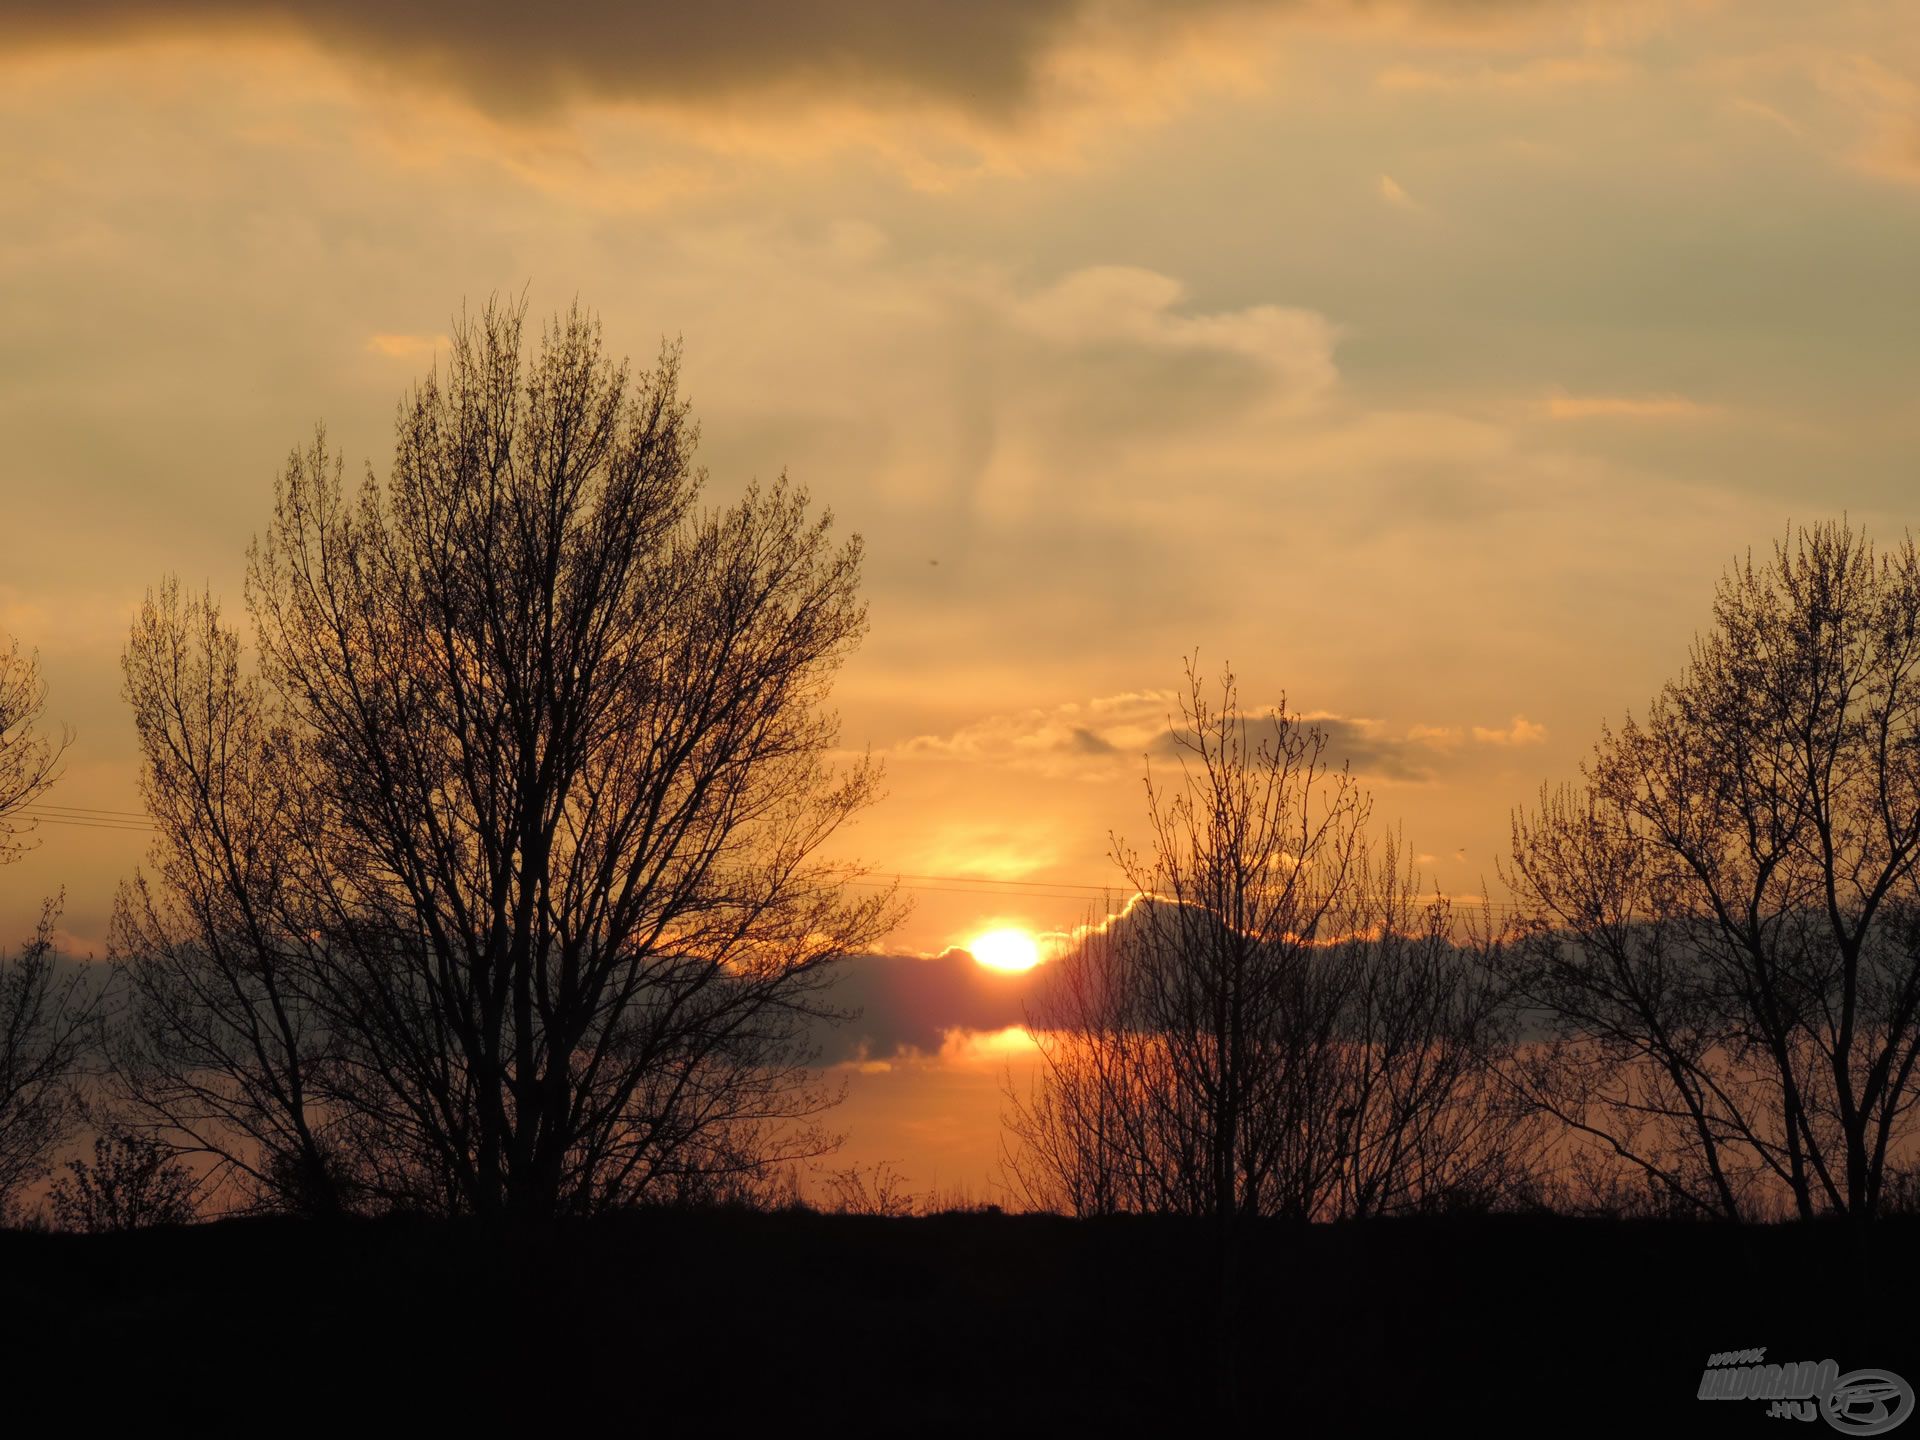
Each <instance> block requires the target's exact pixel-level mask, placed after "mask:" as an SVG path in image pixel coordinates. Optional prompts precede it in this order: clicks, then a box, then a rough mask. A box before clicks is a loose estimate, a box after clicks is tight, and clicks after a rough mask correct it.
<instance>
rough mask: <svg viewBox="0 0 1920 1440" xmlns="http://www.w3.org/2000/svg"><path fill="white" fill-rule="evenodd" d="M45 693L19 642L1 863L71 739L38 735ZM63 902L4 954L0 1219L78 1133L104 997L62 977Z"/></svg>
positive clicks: (0, 759) (11, 693)
mask: <svg viewBox="0 0 1920 1440" xmlns="http://www.w3.org/2000/svg"><path fill="white" fill-rule="evenodd" d="M46 698H47V687H46V684H45V682H44V681H43V680H42V679H41V677H40V667H39V665H38V664H37V663H36V662H35V660H34V659H33V658H32V657H30V656H23V655H21V653H20V647H19V645H18V644H17V643H9V644H8V646H7V648H6V650H5V651H4V652H0V865H4V864H6V863H8V862H10V861H13V860H17V859H18V858H19V857H20V854H21V852H22V851H23V850H24V849H25V848H26V841H25V840H24V839H23V838H22V837H23V836H25V835H26V834H27V833H28V832H29V831H30V830H31V829H32V825H33V822H32V821H31V820H30V819H28V818H26V817H24V816H23V814H22V812H23V811H24V810H25V809H26V807H27V806H29V805H31V804H32V803H33V802H34V800H36V799H38V798H39V796H40V795H42V794H43V793H44V792H45V791H46V789H47V787H48V786H49V785H51V784H53V782H54V780H55V779H57V778H58V775H59V763H60V757H61V755H62V753H63V752H64V751H65V750H66V748H67V745H68V744H69V743H70V742H71V739H72V737H71V736H70V735H69V734H67V733H65V732H62V735H61V738H60V739H59V740H57V741H56V740H51V739H49V738H47V737H46V736H44V735H42V734H41V733H40V732H39V729H38V722H39V720H40V714H41V711H42V710H43V709H44V708H45V705H46ZM59 913H60V904H59V901H58V899H53V900H49V901H48V902H47V903H46V904H45V905H44V906H43V907H42V909H41V913H40V923H39V925H38V927H37V928H36V930H35V932H34V936H33V938H32V939H31V940H29V941H28V942H27V943H26V944H25V945H24V946H22V947H21V948H20V950H19V951H17V952H16V953H14V954H12V955H0V1221H4V1220H5V1219H6V1218H7V1217H8V1215H9V1214H10V1213H11V1212H12V1209H13V1207H14V1204H15V1202H16V1199H17V1197H18V1195H19V1193H20V1190H21V1189H22V1188H23V1187H24V1186H26V1185H28V1184H31V1183H32V1182H33V1181H35V1180H37V1179H39V1178H40V1177H41V1176H43V1175H45V1174H46V1171H47V1166H48V1162H49V1160H50V1159H51V1157H52V1156H53V1154H54V1152H55V1151H57V1150H58V1149H59V1148H60V1146H61V1145H62V1144H64V1143H65V1142H66V1140H67V1138H68V1137H69V1136H70V1135H71V1134H72V1131H73V1128H74V1123H75V1119H76V1108H75V1096H74V1091H73V1080H74V1076H75V1074H76V1071H77V1069H78V1067H79V1064H80V1060H81V1056H82V1054H83V1052H84V1049H85V1041H86V1030H87V1025H88V1023H89V1021H90V1020H91V1018H92V1016H93V1014H94V1012H95V1009H96V1007H97V1005H98V1001H99V994H98V991H97V990H96V989H94V988H93V987H90V986H88V985H87V984H86V983H85V977H84V976H83V975H82V974H81V973H80V972H79V971H70V972H68V973H65V974H62V973H61V971H60V968H59V965H58V957H57V956H56V954H55V951H54V944H53V927H54V922H55V920H56V919H58V917H59Z"/></svg>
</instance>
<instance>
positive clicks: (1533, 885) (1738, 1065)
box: [1006, 523, 1920, 1220]
mask: <svg viewBox="0 0 1920 1440" xmlns="http://www.w3.org/2000/svg"><path fill="white" fill-rule="evenodd" d="M1715 622H1716V623H1715V626H1714V628H1713V630H1712V631H1711V632H1710V633H1709V634H1707V635H1706V636H1704V637H1702V638H1701V639H1699V640H1698V641H1697V643H1696V644H1695V646H1694V650H1693V654H1692V658H1691V661H1690V663H1689V664H1688V666H1687V667H1686V669H1685V671H1684V672H1683V673H1682V675H1681V676H1680V678H1679V679H1677V680H1676V681H1674V682H1673V683H1672V684H1670V685H1668V686H1667V687H1666V688H1665V689H1664V690H1663V691H1662V692H1661V694H1660V695H1659V696H1658V697H1657V698H1656V699H1655V700H1654V702H1653V705H1652V706H1651V708H1650V709H1649V711H1648V713H1647V715H1646V717H1645V718H1644V719H1642V720H1639V721H1635V720H1632V719H1629V720H1627V721H1626V722H1625V723H1624V724H1623V725H1622V726H1621V727H1620V728H1619V729H1618V730H1612V729H1609V730H1606V731H1605V732H1604V733H1603V735H1602V737H1601V739H1600V742H1599V744H1598V745H1597V746H1596V747H1595V751H1594V755H1593V758H1592V760H1591V761H1589V763H1588V764H1587V765H1586V766H1585V767H1584V770H1583V776H1582V779H1581V781H1580V782H1579V783H1578V784H1574V785H1568V786H1563V787H1560V788H1558V789H1551V788H1550V789H1547V790H1544V791H1543V792H1542V794H1541V796H1540V797H1539V799H1538V801H1537V803H1536V804H1534V805H1532V806H1529V807H1525V808H1523V809H1521V810H1520V811H1518V812H1516V814H1515V816H1514V820H1513V845H1512V854H1511V859H1510V861H1509V863H1508V864H1507V865H1506V866H1504V867H1503V869H1502V875H1503V878H1504V879H1505V881H1506V884H1507V888H1508V889H1509V891H1510V892H1511V894H1512V895H1513V897H1514V900H1515V902H1516V910H1515V912H1514V914H1513V915H1512V916H1511V917H1510V918H1508V919H1505V920H1503V921H1501V922H1500V923H1496V922H1495V919H1494V916H1493V914H1492V912H1491V910H1490V909H1488V908H1485V907H1483V908H1482V909H1481V910H1480V911H1478V912H1477V913H1473V914H1467V915H1456V913H1455V910H1454V907H1453V905H1452V904H1451V903H1450V902H1449V901H1448V900H1447V899H1446V898H1445V897H1443V896H1439V895H1434V896H1430V897H1423V896H1421V895H1420V894H1419V893H1418V891H1417V880H1416V879H1415V877H1414V876H1413V874H1412V873H1411V871H1410V870H1406V869H1404V868H1403V862H1402V861H1401V860H1400V859H1399V857H1398V847H1397V846H1396V845H1395V844H1393V843H1391V842H1380V841H1375V840H1372V839H1370V838H1369V837H1368V834H1367V828H1366V818H1367V813H1366V812H1367V802H1366V800H1365V798H1364V797H1363V796H1361V795H1360V793H1359V792H1358V790H1357V789H1356V787H1355V786H1354V784H1353V782H1352V781H1351V779H1350V778H1349V777H1348V776H1347V775H1346V773H1345V772H1344V771H1342V770H1336V769H1333V768H1331V767H1330V766H1329V765H1328V763H1327V762H1326V759H1325V746H1326V739H1325V737H1324V735H1322V734H1321V733H1319V732H1318V731H1316V730H1315V728H1314V727H1313V726H1311V725H1309V724H1307V723H1306V722H1304V721H1302V720H1301V719H1299V718H1298V717H1296V716H1294V715H1291V714H1289V713H1287V712H1286V710H1285V708H1284V704H1283V706H1282V708H1281V709H1280V710H1279V711H1275V712H1272V713H1269V714H1266V715H1263V716H1251V715H1247V714H1244V713H1242V712H1241V711H1240V710H1239V709H1238V707H1237V702H1236V694H1235V684H1234V681H1233V678H1232V676H1231V675H1230V674H1228V675H1227V676H1226V677H1225V678H1224V681H1223V683H1222V686H1221V696H1220V700H1219V701H1218V703H1210V702H1209V701H1208V699H1207V697H1206V695H1205V693H1204V687H1203V685H1202V683H1201V681H1200V678H1199V677H1198V676H1197V675H1196V674H1195V673H1194V672H1193V670H1192V668H1191V667H1190V668H1189V672H1188V686H1187V691H1186V694H1185V695H1184V696H1183V699H1182V706H1181V715H1180V717H1179V718H1178V720H1176V722H1175V723H1174V726H1173V730H1174V739H1175V741H1176V742H1177V750H1176V753H1177V754H1178V756H1179V766H1178V772H1177V774H1176V775H1175V776H1174V778H1173V779H1172V781H1171V782H1170V783H1169V782H1167V781H1165V780H1163V779H1162V778H1161V777H1159V776H1156V775H1155V774H1154V773H1153V772H1152V771H1151V770H1150V771H1149V777H1148V791H1147V798H1148V806H1147V808H1148V822H1149V824H1148V829H1149V834H1150V837H1151V849H1150V852H1149V854H1148V855H1147V857H1146V858H1144V859H1143V858H1142V857H1141V856H1140V855H1139V854H1138V853H1137V852H1136V851H1134V850H1133V849H1131V848H1128V847H1125V846H1123V845H1121V844H1119V843H1118V842H1116V846H1115V855H1116V860H1117V862H1118V865H1119V868H1120V869H1121V871H1122V873H1123V874H1124V876H1125V877H1126V879H1127V881H1128V883H1129V885H1130V886H1131V887H1132V889H1133V890H1134V891H1135V893H1136V895H1137V897H1138V898H1137V899H1136V900H1135V901H1134V902H1133V904H1132V906H1131V907H1130V909H1129V911H1128V912H1127V913H1126V914H1125V915H1124V916H1122V917H1119V918H1118V919H1114V920H1111V921H1101V922H1099V923H1093V924H1090V925H1089V926H1088V927H1086V929H1085V932H1084V935H1083V938H1082V939H1081V940H1080V941H1079V942H1078V943H1077V944H1076V945H1075V946H1074V947H1073V948H1072V950H1071V951H1070V952H1069V953H1068V954H1067V955H1066V956H1064V957H1063V958H1062V959H1061V960H1060V961H1059V962H1058V963H1057V964H1055V965H1054V966H1052V967H1051V969H1050V973H1049V975H1048V977H1047V983H1046V984H1045V986H1044V988H1043V990H1042V992H1041V994H1040V996H1039V998H1038V1000H1037V1002H1036V1004H1035V1006H1034V1010H1033V1013H1032V1016H1031V1018H1030V1026H1029V1029H1030V1032H1031V1034H1032V1036H1033V1038H1034V1040H1035V1042H1036V1044H1037V1045H1038V1047H1039V1050H1040V1054H1041V1058H1042V1067H1041V1073H1040V1077H1039V1079H1038V1080H1037V1082H1036V1083H1035V1084H1034V1085H1033V1086H1032V1088H1031V1089H1030V1090H1028V1091H1026V1092H1024V1093H1020V1092H1014V1093H1011V1094H1010V1095H1009V1105H1008V1110H1007V1117H1006V1119H1007V1133H1008V1140H1009V1143H1008V1153H1007V1168H1008V1170H1009V1172H1010V1174H1011V1176H1012V1178H1013V1181H1014V1184H1015V1186H1016V1188H1017V1189H1018V1190H1020V1191H1021V1192H1022V1193H1023V1195H1024V1197H1025V1198H1026V1199H1027V1200H1028V1201H1029V1202H1031V1203H1035V1204H1039V1205H1042V1206H1046V1207H1048V1208H1057V1209H1064V1210H1068V1211H1071V1212H1073V1213H1078V1214H1101V1213H1109V1212H1115V1211H1129V1212H1146V1213H1174V1214H1201V1215H1212V1216H1221V1217H1234V1216H1244V1215H1281V1216H1291V1217H1294V1218H1299V1219H1332V1218H1342V1217H1358V1216H1363V1215H1368V1214H1381V1213H1395V1212H1409V1211H1427V1210H1436V1209H1455V1208H1462V1207H1464V1208H1518V1207H1552V1208H1560V1209H1576V1210H1578V1209H1597V1210H1603V1211H1606V1212H1608V1213H1621V1212H1622V1211H1626V1212H1638V1213H1653V1214H1663V1215H1687V1216H1703V1217H1718V1218H1723V1219H1730V1220H1736V1219H1757V1218H1770V1217H1776V1216H1783V1215H1796V1216H1799V1217H1802V1218H1813V1217H1816V1216H1821V1215H1842V1216H1849V1217H1854V1218H1859V1219H1865V1218H1870V1217H1872V1216H1875V1215H1877V1214H1879V1213H1882V1212H1883V1211H1884V1210H1886V1209H1888V1208H1889V1207H1890V1205H1893V1204H1896V1203H1898V1204H1902V1205H1905V1204H1910V1203H1911V1198H1912V1195H1913V1190H1914V1185H1913V1177H1914V1174H1915V1170H1914V1161H1915V1153H1914V1151H1915V1139H1916V1127H1915V1124H1914V1107H1915V1103H1916V1101H1917V1100H1920V1087H1917V1086H1916V1076H1915V1065H1916V1060H1920V870H1917V869H1916V860H1917V858H1920V557H1917V556H1916V552H1915V548H1914V544H1913V541H1912V539H1911V537H1907V538H1904V539H1903V540H1902V542H1901V543H1900V544H1898V545H1897V546H1895V547H1894V548H1892V549H1891V550H1890V551H1887V552H1882V553H1876V552H1875V551H1874V549H1873V547H1872V546H1871V545H1870V544H1869V542H1868V540H1867V539H1866V537H1865V536H1864V535H1862V534H1859V533H1857V532H1856V531H1854V530H1853V529H1851V528H1850V527H1849V526H1847V525H1846V524H1844V523H1841V524H1826V525H1820V526H1817V527H1815V528H1813V529H1811V530H1803V531H1799V532H1796V533H1794V534H1792V535H1790V536H1789V537H1788V538H1787V539H1786V540H1785V541H1783V542H1781V543H1780V544H1779V545H1778V546H1777V547H1776V548H1775V552H1774V554H1773V556H1772V557H1771V560H1770V562H1768V563H1764V564H1756V563H1755V562H1754V561H1753V560H1751V559H1750V558H1749V559H1748V560H1746V561H1743V562H1742V563H1740V564H1738V565H1736V566H1735V567H1734V568H1733V569H1732V570H1731V571H1730V572H1729V573H1728V574H1727V575H1726V576H1725V577H1724V578H1723V580H1722V581H1721V583H1720V586H1719V589H1718V593H1717V598H1716V603H1715Z"/></svg>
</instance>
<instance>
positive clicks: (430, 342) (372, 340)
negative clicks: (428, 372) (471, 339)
mask: <svg viewBox="0 0 1920 1440" xmlns="http://www.w3.org/2000/svg"><path fill="white" fill-rule="evenodd" d="M448 343H449V342H448V340H447V337H446V336H444V335H378V334H376V335H369V336H368V337H367V353H368V354H369V355H384V356H386V357H387V358H388V359H389V360H416V361H417V360H427V361H431V360H432V359H433V357H434V355H435V354H436V353H437V352H438V351H440V350H442V349H444V348H445V347H446V346H447V345H448Z"/></svg>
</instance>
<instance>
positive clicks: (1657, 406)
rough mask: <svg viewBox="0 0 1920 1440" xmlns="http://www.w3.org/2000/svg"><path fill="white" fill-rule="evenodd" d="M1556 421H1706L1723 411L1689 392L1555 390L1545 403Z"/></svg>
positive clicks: (1545, 406) (1548, 411) (1548, 412)
mask: <svg viewBox="0 0 1920 1440" xmlns="http://www.w3.org/2000/svg"><path fill="white" fill-rule="evenodd" d="M1542 403H1543V406H1544V408H1545V410H1546V412H1547V415H1548V416H1549V417H1550V418H1552V419H1555V420H1706V419H1711V418H1713V417H1714V416H1717V415H1719V414H1720V413H1721V411H1720V407H1719V406H1717V405H1708V404H1705V403H1704V402H1702V401H1699V400H1692V399H1689V398H1688V397H1687V396H1685V395H1569V394H1568V393H1567V392H1566V391H1564V390H1555V391H1552V392H1550V393H1549V394H1548V395H1547V398H1546V400H1545V401H1543V402H1542Z"/></svg>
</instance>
